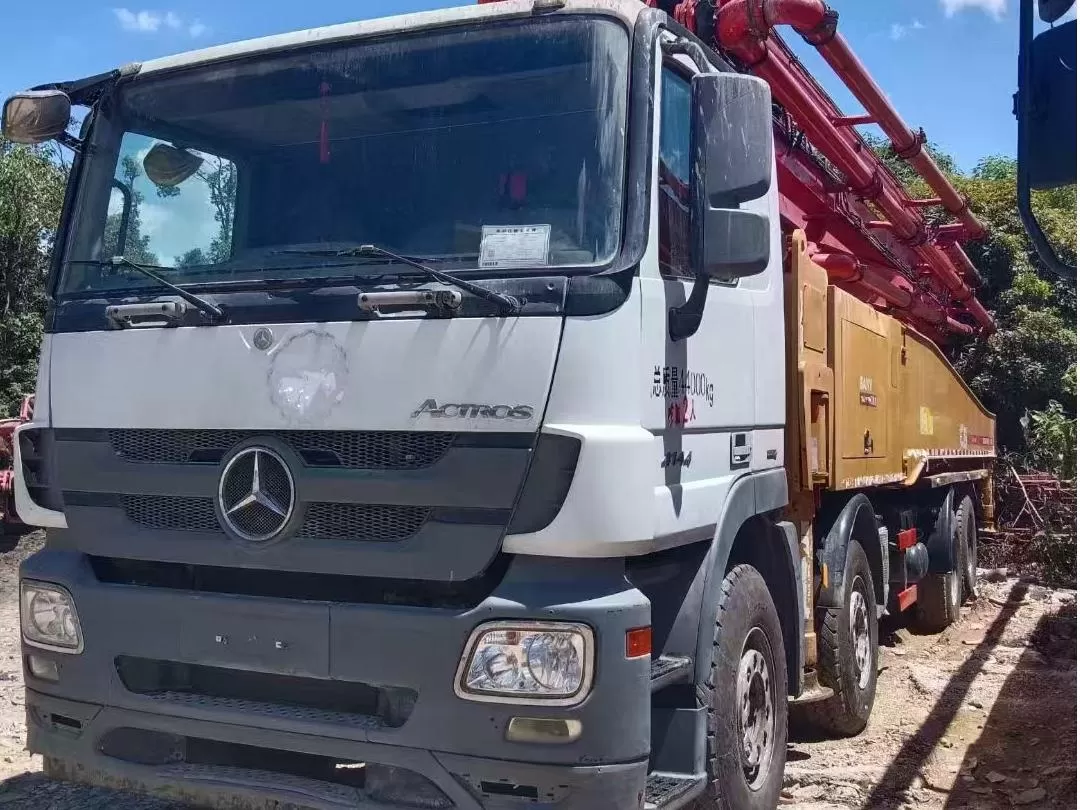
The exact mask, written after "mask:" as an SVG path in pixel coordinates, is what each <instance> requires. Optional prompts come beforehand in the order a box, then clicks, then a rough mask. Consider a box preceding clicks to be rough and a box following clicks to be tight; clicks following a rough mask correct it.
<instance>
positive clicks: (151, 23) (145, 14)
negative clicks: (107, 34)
mask: <svg viewBox="0 0 1080 810" xmlns="http://www.w3.org/2000/svg"><path fill="white" fill-rule="evenodd" d="M113 14H115V15H116V20H117V22H119V23H120V27H121V28H123V29H124V30H125V31H143V32H148V33H153V32H154V31H157V30H158V29H159V28H160V27H161V15H160V14H158V13H157V12H156V11H131V10H130V9H126V8H114V9H113Z"/></svg>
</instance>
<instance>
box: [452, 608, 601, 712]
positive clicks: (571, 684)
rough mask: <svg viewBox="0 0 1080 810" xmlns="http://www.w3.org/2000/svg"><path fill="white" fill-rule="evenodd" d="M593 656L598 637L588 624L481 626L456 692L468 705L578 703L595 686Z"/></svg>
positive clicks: (463, 666)
mask: <svg viewBox="0 0 1080 810" xmlns="http://www.w3.org/2000/svg"><path fill="white" fill-rule="evenodd" d="M593 655H594V653H593V634H592V629H591V628H589V627H588V626H587V625H583V624H570V623H562V622H558V623H556V622H536V623H511V622H493V623H490V624H485V625H481V626H480V627H478V628H477V629H476V630H475V631H474V632H473V635H472V638H471V639H470V641H469V646H468V647H467V648H466V650H465V655H464V657H463V658H462V662H461V664H462V665H461V667H460V668H459V671H458V680H457V685H456V690H457V693H458V695H459V696H460V697H463V698H466V699H468V700H492V701H495V700H497V701H501V702H504V703H543V704H545V705H551V706H558V705H563V706H565V705H571V704H574V703H579V702H580V701H582V700H584V699H585V696H586V694H587V693H588V690H589V688H590V687H591V686H592V671H593Z"/></svg>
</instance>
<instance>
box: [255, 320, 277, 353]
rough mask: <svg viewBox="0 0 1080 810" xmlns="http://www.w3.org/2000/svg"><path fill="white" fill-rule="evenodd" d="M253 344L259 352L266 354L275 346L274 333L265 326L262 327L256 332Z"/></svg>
mask: <svg viewBox="0 0 1080 810" xmlns="http://www.w3.org/2000/svg"><path fill="white" fill-rule="evenodd" d="M251 342H252V343H253V344H254V345H255V348H256V349H258V350H259V351H263V352H265V351H266V350H267V349H269V348H270V347H271V346H273V345H274V333H273V332H271V331H270V330H269V328H267V327H265V326H260V327H259V328H258V329H256V330H255V334H254V335H253V336H252V338H251Z"/></svg>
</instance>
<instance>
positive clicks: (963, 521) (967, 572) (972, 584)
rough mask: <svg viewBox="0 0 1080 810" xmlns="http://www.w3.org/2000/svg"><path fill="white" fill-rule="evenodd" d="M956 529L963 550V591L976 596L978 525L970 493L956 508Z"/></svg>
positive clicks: (967, 595)
mask: <svg viewBox="0 0 1080 810" xmlns="http://www.w3.org/2000/svg"><path fill="white" fill-rule="evenodd" d="M956 531H957V533H958V534H959V535H960V550H961V552H963V555H964V557H963V566H964V581H963V586H964V593H963V596H964V598H965V599H966V598H967V597H969V596H978V581H977V577H976V571H975V569H976V568H977V567H978V565H979V526H978V523H977V522H976V520H975V502H974V501H972V500H971V496H970V495H965V496H964V498H963V500H961V501H960V508H959V509H957V510H956Z"/></svg>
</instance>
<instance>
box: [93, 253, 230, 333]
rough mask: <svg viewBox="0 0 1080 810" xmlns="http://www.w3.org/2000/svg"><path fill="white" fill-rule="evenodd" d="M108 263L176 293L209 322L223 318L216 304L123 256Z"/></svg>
mask: <svg viewBox="0 0 1080 810" xmlns="http://www.w3.org/2000/svg"><path fill="white" fill-rule="evenodd" d="M109 263H110V264H113V265H116V266H119V265H125V266H127V267H130V268H132V269H133V270H137V271H138V272H140V273H142V274H143V275H144V276H146V277H147V278H149V279H152V280H153V281H156V282H157V283H158V284H160V285H161V286H162V287H165V288H166V289H168V290H171V291H172V292H174V293H176V294H177V295H178V296H180V297H181V298H183V299H184V300H185V301H186V302H187V303H189V304H191V305H192V306H193V307H195V309H197V310H199V312H201V313H202V314H203V315H205V316H206V317H207V318H208V319H209V320H210V321H211V322H213V321H219V320H221V319H222V318H224V317H225V312H224V310H222V308H221V307H219V306H218V305H217V304H211V303H210V302H209V301H207V300H206V299H205V298H200V297H199V296H197V295H195V294H194V293H190V292H188V291H187V290H185V289H184V288H183V287H178V286H176V285H175V284H173V283H172V282H171V281H169V280H168V279H166V278H164V277H163V276H159V275H158V274H157V273H155V272H154V271H153V270H151V269H150V268H149V267H144V266H143V265H141V264H136V263H135V262H133V261H132V260H131V259H128V258H126V257H124V256H113V257H112V259H110V260H109Z"/></svg>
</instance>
